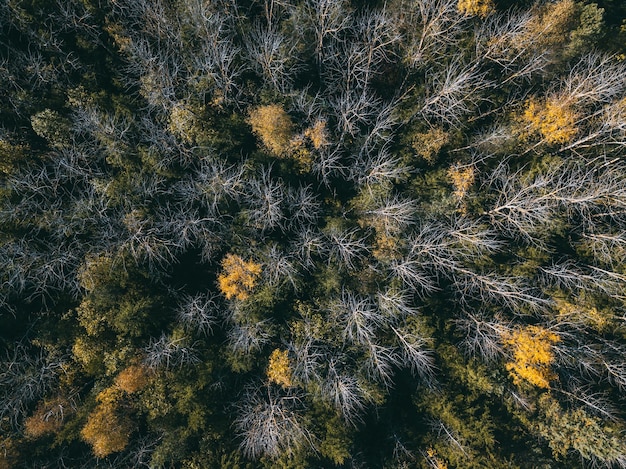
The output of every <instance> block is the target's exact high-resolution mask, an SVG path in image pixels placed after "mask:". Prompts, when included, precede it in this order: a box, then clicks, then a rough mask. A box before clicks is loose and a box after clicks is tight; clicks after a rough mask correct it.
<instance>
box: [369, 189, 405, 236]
mask: <svg viewBox="0 0 626 469" xmlns="http://www.w3.org/2000/svg"><path fill="white" fill-rule="evenodd" d="M376 205H377V207H376V208H373V209H372V210H368V211H367V212H366V214H367V215H369V216H371V217H373V218H374V219H375V220H376V221H377V223H382V226H383V227H384V229H385V230H386V231H387V232H389V233H397V232H399V231H402V230H403V229H404V228H406V227H408V226H410V225H412V224H414V223H415V221H416V212H417V205H416V203H415V201H413V200H411V199H405V198H401V197H400V196H398V195H395V196H387V197H385V198H384V199H383V200H380V201H378V203H377V204H376Z"/></svg>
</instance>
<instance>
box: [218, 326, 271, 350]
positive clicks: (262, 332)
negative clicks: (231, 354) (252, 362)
mask: <svg viewBox="0 0 626 469" xmlns="http://www.w3.org/2000/svg"><path fill="white" fill-rule="evenodd" d="M271 328H272V322H271V321H270V320H269V319H265V320H263V321H258V322H254V323H245V322H244V323H241V324H238V323H236V324H234V325H233V326H231V327H230V329H229V330H228V332H227V337H228V345H229V346H230V347H231V348H232V349H233V350H234V351H236V352H243V353H251V352H253V351H257V350H260V349H261V347H263V346H264V345H265V344H267V343H269V342H270V340H271V338H272V331H271Z"/></svg>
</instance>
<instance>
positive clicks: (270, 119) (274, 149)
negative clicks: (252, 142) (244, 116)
mask: <svg viewBox="0 0 626 469" xmlns="http://www.w3.org/2000/svg"><path fill="white" fill-rule="evenodd" d="M248 123H249V124H250V126H251V127H252V132H254V133H255V134H256V136H257V137H259V138H260V139H261V142H262V143H263V145H264V146H265V147H266V148H267V149H268V150H269V151H270V152H271V153H272V154H273V155H274V156H284V155H285V154H286V153H287V151H288V150H289V147H290V142H291V139H292V137H293V122H292V121H291V117H289V114H287V112H286V111H285V110H284V109H283V108H282V107H281V106H279V105H278V104H268V105H265V106H259V107H256V108H254V109H252V110H251V111H250V115H249V117H248Z"/></svg>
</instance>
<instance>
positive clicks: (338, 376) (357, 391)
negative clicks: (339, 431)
mask: <svg viewBox="0 0 626 469" xmlns="http://www.w3.org/2000/svg"><path fill="white" fill-rule="evenodd" d="M321 393H322V395H323V397H324V398H325V399H326V400H328V401H330V403H331V404H332V405H333V406H334V407H335V409H337V410H338V411H340V412H341V415H342V417H343V418H344V419H345V420H346V422H348V423H349V424H351V425H354V426H356V425H357V424H358V423H359V422H361V413H362V412H363V410H364V409H365V407H366V405H367V403H368V399H367V393H366V392H365V391H364V390H363V389H362V387H361V385H360V384H359V380H358V379H357V378H356V377H355V376H354V375H353V374H352V373H350V372H342V370H341V366H340V365H339V363H337V362H336V361H334V360H331V361H330V362H329V364H328V372H327V375H326V377H325V379H324V381H323V385H322V386H321Z"/></svg>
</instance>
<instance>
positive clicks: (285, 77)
mask: <svg viewBox="0 0 626 469" xmlns="http://www.w3.org/2000/svg"><path fill="white" fill-rule="evenodd" d="M245 45H246V50H247V52H248V56H249V57H250V59H251V60H252V63H253V65H254V68H255V70H256V72H257V73H258V74H259V75H260V76H261V77H263V79H264V80H265V82H266V83H268V84H271V85H272V86H273V87H274V88H275V89H276V90H278V91H280V92H281V93H285V92H286V91H288V90H290V89H291V88H292V86H293V79H294V77H295V76H296V75H297V73H298V71H299V69H300V68H301V67H300V66H299V64H298V61H297V59H298V57H297V50H296V48H297V43H296V42H295V41H293V39H291V38H287V37H285V36H284V35H283V34H281V33H280V32H279V31H277V30H275V28H272V27H266V26H263V25H261V24H260V23H256V24H255V25H254V26H253V27H252V30H251V31H250V33H249V34H248V35H246V37H245Z"/></svg>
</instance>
